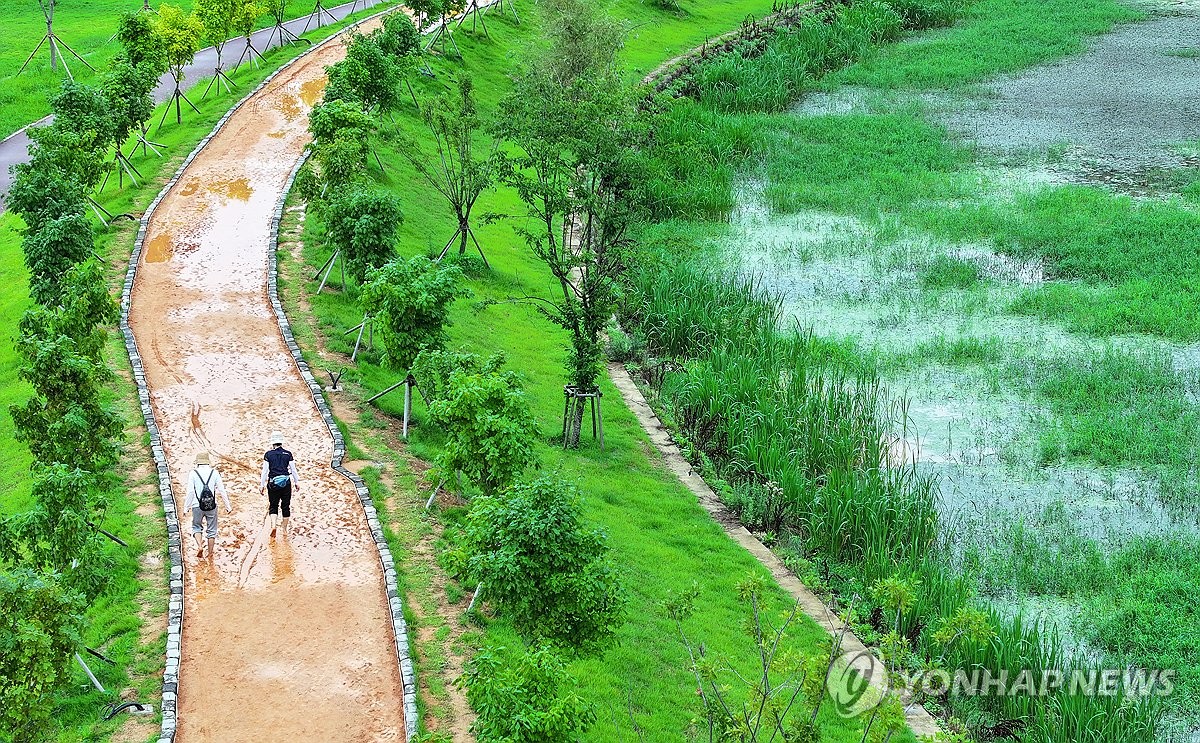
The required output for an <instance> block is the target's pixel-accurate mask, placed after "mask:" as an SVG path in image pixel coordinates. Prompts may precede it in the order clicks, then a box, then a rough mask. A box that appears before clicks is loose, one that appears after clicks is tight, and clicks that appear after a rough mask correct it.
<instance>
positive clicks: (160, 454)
mask: <svg viewBox="0 0 1200 743" xmlns="http://www.w3.org/2000/svg"><path fill="white" fill-rule="evenodd" d="M388 12H389V11H383V12H381V13H377V14H374V15H371V16H368V17H367V18H363V19H361V20H359V21H357V22H356V23H354V24H352V25H351V26H348V27H347V30H348V29H350V28H355V27H357V26H359V25H361V24H363V23H365V22H367V21H370V20H372V19H375V18H378V17H380V16H383V15H386V14H387V13H388ZM341 33H344V31H343V32H341ZM339 35H340V33H339V34H335V35H334V36H333V37H330V39H329V40H328V41H327V42H323V43H329V42H332V41H333V40H334V39H337V38H338V36H339ZM321 46H322V44H315V45H313V46H312V47H309V48H308V49H306V50H304V51H303V52H301V53H300V54H298V55H296V56H295V57H294V58H292V59H291V60H290V61H289V62H288V63H287V64H285V65H282V66H280V67H279V69H277V70H275V71H274V72H273V73H271V74H270V75H269V76H267V78H266V79H264V80H263V81H262V82H261V83H259V84H258V86H256V87H255V88H254V89H253V90H251V91H250V92H249V93H247V94H246V96H245V97H243V98H242V99H241V100H240V101H238V103H237V104H236V105H234V106H233V107H232V108H230V109H229V111H227V112H226V113H225V115H224V116H222V117H221V119H220V120H219V121H218V122H217V123H216V125H215V126H214V127H213V129H212V131H211V132H209V134H208V135H207V136H206V137H205V138H204V139H202V140H201V141H200V143H199V144H197V145H196V147H195V149H193V150H192V152H191V154H189V155H188V156H187V158H186V159H185V160H184V161H183V163H182V164H181V165H180V166H179V169H178V170H176V171H175V175H174V176H172V178H171V180H170V181H168V182H167V183H166V185H164V186H163V188H162V190H161V191H159V193H158V195H157V196H156V197H155V198H154V201H153V202H151V204H150V206H149V207H147V209H146V212H145V214H144V215H143V217H142V220H141V223H140V225H139V227H138V233H137V240H136V242H135V244H134V249H133V252H132V254H131V255H130V258H129V269H128V271H127V273H126V276H125V284H124V287H123V289H122V291H121V320H120V328H121V333H122V334H123V335H124V336H125V348H126V350H127V352H128V353H129V361H130V364H131V366H132V368H133V376H134V381H135V383H136V384H137V388H138V401H139V403H140V404H141V408H142V417H143V418H144V419H145V422H146V430H147V432H148V433H149V435H150V449H151V452H152V454H153V456H154V463H155V467H156V469H157V471H158V483H159V484H158V490H159V495H160V496H161V498H162V504H163V512H164V515H165V519H166V523H167V548H168V552H169V553H170V559H171V579H170V590H171V592H170V600H169V602H168V605H167V656H166V668H165V671H164V673H163V687H162V689H163V691H162V710H161V711H162V728H161V733H160V735H159V743H171V742H172V741H173V740H174V738H175V730H176V728H177V722H178V721H177V715H176V713H177V710H176V703H177V699H178V697H177V695H178V691H179V665H180V657H181V648H182V638H183V618H184V617H183V555H182V552H181V539H182V532H181V530H180V524H179V515H178V513H177V512H176V507H175V494H174V492H173V489H172V487H171V476H170V471H169V469H168V466H167V457H166V452H165V451H164V449H163V445H162V439H161V437H160V434H159V429H158V424H157V422H156V421H155V417H154V410H153V408H152V407H151V405H150V390H149V388H148V386H147V384H146V375H145V371H144V369H143V367H142V358H141V354H140V352H139V351H138V347H137V342H136V341H135V339H134V335H133V330H132V328H130V326H129V311H130V296H131V294H132V292H133V285H134V281H135V279H136V278H137V268H138V265H139V263H140V262H141V259H142V253H143V249H144V247H145V245H144V242H145V237H146V228H147V226H148V225H149V222H150V219H151V217H152V216H153V214H154V211H155V209H156V208H157V207H158V204H159V202H160V201H162V199H163V198H164V197H165V196H166V195H167V193H168V192H170V191H171V189H172V188H173V187H174V186H175V184H176V183H177V182H178V180H179V178H180V177H181V176H182V175H183V173H184V171H185V170H187V168H188V166H189V165H191V163H192V161H193V160H194V159H195V158H196V156H197V155H199V154H200V152H201V151H202V150H203V149H204V148H205V146H206V145H207V144H208V142H209V140H211V139H212V138H213V137H214V136H215V135H216V134H217V132H219V131H220V130H221V129H222V127H224V126H225V123H226V122H227V121H228V120H229V118H230V117H231V116H233V115H234V113H236V112H237V111H238V110H239V109H241V108H242V107H243V106H245V105H246V104H247V103H248V102H250V101H251V99H253V98H254V97H255V96H256V95H257V94H258V93H259V92H260V91H261V90H262V89H263V88H265V87H266V86H267V85H268V84H269V83H271V82H272V81H273V80H274V79H275V78H276V77H277V76H279V75H280V74H281V73H283V72H284V71H286V70H287V69H288V68H289V67H291V66H292V65H293V64H294V63H295V62H297V61H298V60H300V59H301V58H303V57H305V56H307V55H308V54H310V53H312V52H314V51H316V50H317V49H319V48H321ZM303 162H304V158H301V159H300V161H299V162H298V163H297V165H296V167H295V169H293V171H292V173H291V175H290V176H289V179H288V184H289V187H290V184H291V182H292V181H293V180H294V179H295V177H296V173H297V172H298V171H299V168H300V165H302V164H303ZM286 198H287V191H286V190H285V191H284V194H283V197H282V198H281V199H280V200H279V203H278V204H277V206H276V209H275V212H274V215H273V216H272V220H271V234H272V249H271V251H270V256H269V259H268V260H269V266H268V277H269V278H268V292H269V294H268V297H269V299H270V301H271V306H272V308H273V309H274V311H275V316H276V319H277V321H278V323H279V328H280V332H281V333H282V334H283V337H284V340H285V341H286V342H287V345H288V348H289V349H290V350H291V352H292V355H293V358H294V359H295V360H296V363H297V365H298V366H299V369H300V373H301V375H302V376H303V378H304V380H305V382H307V383H308V385H309V390H310V391H311V393H312V395H313V399H314V401H315V402H316V404H317V408H318V410H319V411H320V414H321V417H322V418H324V420H325V423H326V424H327V425H328V426H329V431H330V434H331V435H332V437H333V441H334V458H333V461H332V462H331V465H332V467H333V469H335V470H336V471H337V472H339V473H340V474H342V475H344V476H346V477H348V478H349V479H350V481H351V482H352V483H353V484H354V487H355V489H356V491H357V492H358V496H359V500H360V502H361V503H362V506H363V510H364V512H365V514H366V516H367V521H368V524H369V526H370V529H371V536H372V538H373V539H374V540H375V545H376V547H377V549H378V551H379V558H380V560H381V561H382V563H383V571H384V580H385V585H386V587H387V596H388V605H389V608H390V611H391V615H392V627H393V630H394V632H395V638H396V653H397V657H398V661H399V665H400V671H401V677H402V680H403V688H404V718H405V728H406V730H405V733H406V737H407V738H409V739H411V738H413V737H415V736H416V734H417V730H418V717H417V706H416V679H415V677H414V675H413V666H412V660H411V658H410V657H409V642H408V634H407V624H406V622H405V620H404V612H403V604H402V601H401V599H400V597H399V592H398V591H397V588H396V572H395V567H394V564H393V562H392V558H391V551H390V550H389V549H388V546H387V543H386V541H385V539H384V536H383V531H382V528H381V526H380V524H379V519H378V515H377V514H376V512H375V506H374V504H373V503H372V502H371V498H370V495H369V493H368V492H367V488H366V485H365V484H364V483H363V481H362V479H361V478H359V477H358V476H357V475H355V474H354V473H352V472H350V471H349V470H347V469H346V468H344V467H342V466H341V460H342V457H343V456H344V454H345V442H344V440H343V439H342V435H341V431H339V430H338V428H337V426H336V424H335V423H334V420H333V415H332V413H331V412H330V410H329V407H328V406H327V405H326V404H325V400H324V397H323V396H322V394H321V388H320V385H319V384H317V382H316V380H315V379H314V378H313V376H312V372H311V371H310V370H309V368H308V365H307V363H305V362H304V360H303V358H302V357H301V354H300V349H299V347H298V346H297V345H296V341H295V339H294V338H293V337H292V333H291V328H290V326H289V325H288V322H287V318H286V316H285V315H284V312H283V306H282V305H281V304H280V301H279V296H278V293H277V270H276V254H275V253H276V251H275V250H274V246H275V244H276V243H277V239H278V234H279V221H280V218H281V216H282V213H283V204H284V201H286Z"/></svg>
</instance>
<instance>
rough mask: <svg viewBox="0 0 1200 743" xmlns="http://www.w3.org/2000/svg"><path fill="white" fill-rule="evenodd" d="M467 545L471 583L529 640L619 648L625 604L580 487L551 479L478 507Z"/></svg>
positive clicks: (572, 647)
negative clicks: (585, 511) (616, 639)
mask: <svg viewBox="0 0 1200 743" xmlns="http://www.w3.org/2000/svg"><path fill="white" fill-rule="evenodd" d="M465 542H466V546H465V551H466V561H465V566H464V572H465V574H466V576H467V578H468V579H469V580H471V581H477V582H478V583H479V584H480V586H481V587H482V589H483V590H482V592H481V594H480V595H481V596H482V597H483V598H484V599H486V600H488V601H491V602H494V603H495V604H496V606H497V607H498V609H499V610H500V611H501V612H502V613H503V614H504V615H505V616H507V617H510V618H511V619H512V622H513V626H514V627H516V629H517V631H518V632H520V633H521V635H522V636H523V637H525V638H526V639H527V640H528V641H530V642H541V641H545V642H549V643H552V644H554V645H555V646H557V647H560V648H563V649H565V650H566V651H568V652H578V653H592V652H600V651H603V650H604V649H605V648H606V647H607V646H608V645H610V644H611V643H612V642H613V638H614V635H615V633H616V630H617V628H618V627H620V625H621V624H622V622H624V620H625V604H626V597H625V595H624V592H623V590H622V588H621V584H620V580H619V577H618V575H617V571H616V568H615V566H614V565H613V563H612V561H611V560H610V559H609V557H608V546H607V537H606V536H605V534H604V533H603V532H602V531H600V530H599V529H595V528H591V527H589V526H587V525H585V524H584V521H583V514H582V505H581V502H580V496H579V491H578V490H577V489H576V488H575V486H574V485H571V484H569V483H566V482H563V481H562V480H559V479H557V478H554V477H549V476H545V477H539V478H537V479H535V480H532V481H530V482H522V483H517V484H515V485H512V486H511V487H509V488H508V489H507V490H505V491H504V492H502V493H500V494H498V495H493V496H490V497H487V498H482V499H480V500H478V501H476V502H475V503H474V504H473V505H472V508H471V513H470V515H469V517H468V522H467V527H466V539H465Z"/></svg>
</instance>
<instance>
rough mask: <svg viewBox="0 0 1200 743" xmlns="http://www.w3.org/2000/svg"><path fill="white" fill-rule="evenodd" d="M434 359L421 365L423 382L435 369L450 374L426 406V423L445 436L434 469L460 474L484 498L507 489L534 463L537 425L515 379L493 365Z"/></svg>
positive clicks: (468, 359) (510, 374) (511, 374)
mask: <svg viewBox="0 0 1200 743" xmlns="http://www.w3.org/2000/svg"><path fill="white" fill-rule="evenodd" d="M434 358H435V359H439V360H438V361H432V362H430V361H427V362H426V363H424V364H420V368H421V376H424V377H425V378H426V379H428V372H429V371H430V370H431V369H430V367H434V366H440V367H441V370H442V371H443V372H445V371H448V372H449V374H448V376H447V377H445V378H444V381H442V380H439V381H438V382H436V383H435V384H436V387H437V391H436V395H435V396H434V397H433V398H432V399H430V402H429V417H430V418H431V419H432V421H433V422H434V423H435V424H436V425H437V426H439V427H440V428H441V429H442V430H443V431H444V432H445V434H446V441H445V444H444V445H443V447H442V450H441V453H439V454H438V457H437V465H438V468H439V469H441V471H442V472H443V474H445V475H450V474H452V473H454V472H462V473H463V474H465V475H467V476H468V477H469V478H471V479H472V480H473V481H474V482H476V483H477V484H478V485H479V486H480V487H481V488H482V489H483V492H484V493H489V494H490V493H494V492H496V491H498V490H500V489H501V488H504V487H507V486H508V485H509V484H511V483H512V482H513V481H515V480H516V479H517V477H519V476H520V475H521V473H522V472H524V471H525V469H526V468H527V467H529V466H531V465H533V464H534V463H536V461H537V454H536V452H535V451H534V449H533V445H534V442H535V440H536V438H537V434H538V428H537V423H536V422H535V421H534V419H533V414H532V413H531V412H530V410H529V403H528V402H527V401H526V399H525V393H524V392H523V391H522V390H521V383H520V381H519V380H518V379H517V375H515V374H513V373H512V372H511V371H507V372H502V371H500V370H499V364H493V363H490V361H491V360H489V362H488V363H485V364H483V365H480V364H479V363H478V361H477V359H474V358H471V357H469V356H468V357H466V358H464V357H459V358H457V359H455V358H453V357H452V356H451V357H444V356H443V357H434ZM493 358H494V357H493ZM464 361H465V362H466V363H461V362H464ZM420 379H421V377H418V384H420V383H421V382H420Z"/></svg>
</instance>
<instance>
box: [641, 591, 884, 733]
mask: <svg viewBox="0 0 1200 743" xmlns="http://www.w3.org/2000/svg"><path fill="white" fill-rule="evenodd" d="M766 586H767V583H766V580H765V579H764V578H763V576H762V574H761V573H754V574H752V575H750V576H748V577H747V578H745V579H744V580H742V581H741V582H739V583H738V584H737V586H736V588H735V590H736V593H737V596H738V599H739V601H740V602H741V604H742V606H743V607H744V609H745V611H746V613H747V615H748V616H747V617H746V622H745V624H744V628H745V631H746V632H747V633H748V634H749V635H750V638H751V639H752V640H753V642H754V644H755V646H756V647H757V649H758V666H757V667H756V668H755V669H754V671H753V672H752V673H751V674H749V675H748V676H746V675H743V674H742V673H740V672H739V671H738V669H737V668H736V667H734V666H732V665H731V664H729V663H728V661H727V660H726V659H723V658H718V657H714V656H712V655H710V654H709V652H708V651H707V649H706V648H705V645H704V642H703V641H702V640H701V641H697V640H694V639H693V638H691V637H689V636H688V633H687V631H686V629H685V626H684V625H685V624H687V623H689V620H690V619H691V617H692V615H693V614H695V611H696V602H697V600H698V599H699V597H700V591H699V589H698V588H696V587H695V586H694V585H693V587H692V588H691V589H690V590H688V591H684V592H682V593H680V594H677V595H672V596H670V597H668V598H667V600H666V601H664V602H663V612H664V613H665V614H666V616H667V618H668V619H669V620H670V621H671V623H672V624H673V625H674V628H675V633H676V634H677V635H678V637H679V639H680V641H681V642H682V644H683V646H684V648H685V649H686V650H687V653H688V658H689V659H690V660H691V668H690V670H691V671H692V674H693V677H694V678H695V686H696V695H697V697H698V698H699V700H700V704H701V708H702V715H703V718H704V723H705V727H707V731H708V739H709V741H710V742H716V741H728V742H729V743H734V742H735V741H736V742H737V743H757V742H758V741H763V743H766V741H773V740H776V739H777V738H778V739H780V740H785V741H793V742H794V743H819V741H820V740H822V737H821V729H820V728H819V727H818V726H817V724H816V719H817V715H818V713H819V711H820V707H821V703H822V701H823V700H824V698H825V678H826V675H827V674H828V672H829V668H830V663H831V660H830V650H829V647H828V645H824V646H822V647H821V649H820V650H819V651H818V652H817V653H815V654H800V653H792V652H789V651H787V650H784V647H785V642H786V639H787V637H788V633H789V632H790V631H791V630H792V628H793V625H794V623H795V622H796V618H797V616H798V615H799V607H798V606H793V608H792V611H791V612H790V613H788V614H784V615H783V616H782V617H772V616H771V615H770V613H769V612H768V611H767V610H766V608H765V607H764V603H763V597H764V595H765V591H766ZM903 728H904V716H903V714H901V716H900V727H899V728H898V729H903ZM864 735H865V734H864Z"/></svg>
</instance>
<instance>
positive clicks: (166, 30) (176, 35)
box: [154, 4, 204, 127]
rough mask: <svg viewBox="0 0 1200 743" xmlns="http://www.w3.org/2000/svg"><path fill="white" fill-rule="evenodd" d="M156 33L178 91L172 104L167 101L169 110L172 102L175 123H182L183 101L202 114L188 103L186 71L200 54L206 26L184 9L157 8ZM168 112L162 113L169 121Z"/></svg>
mask: <svg viewBox="0 0 1200 743" xmlns="http://www.w3.org/2000/svg"><path fill="white" fill-rule="evenodd" d="M154 31H155V33H156V34H157V35H158V37H159V38H160V39H161V44H162V50H163V60H164V61H165V62H166V65H167V69H168V70H169V71H170V73H171V78H172V79H173V80H174V81H175V91H174V92H173V93H172V94H171V99H170V101H168V102H167V110H168V111H169V110H170V108H171V103H172V102H174V104H175V123H176V124H179V123H182V122H183V111H182V109H181V107H180V101H187V104H188V105H189V106H191V107H192V110H193V111H195V112H196V113H200V109H198V108H196V105H195V104H194V103H192V102H191V101H190V100H188V98H187V96H185V95H184V94H183V89H182V87H181V86H182V85H183V68H184V67H186V66H188V65H189V64H191V62H192V60H193V59H195V58H196V52H198V51H200V37H201V36H203V35H204V25H203V24H202V23H200V19H198V18H197V17H196V16H195V15H194V14H192V13H185V12H184V11H183V10H182V9H180V8H178V7H176V6H174V5H165V4H164V5H162V6H160V7H159V9H158V15H157V16H156V17H155V21H154ZM166 115H167V112H166V111H163V119H164V120H165V119H166ZM158 125H159V127H162V122H161V121H160V122H159V124H158Z"/></svg>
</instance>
